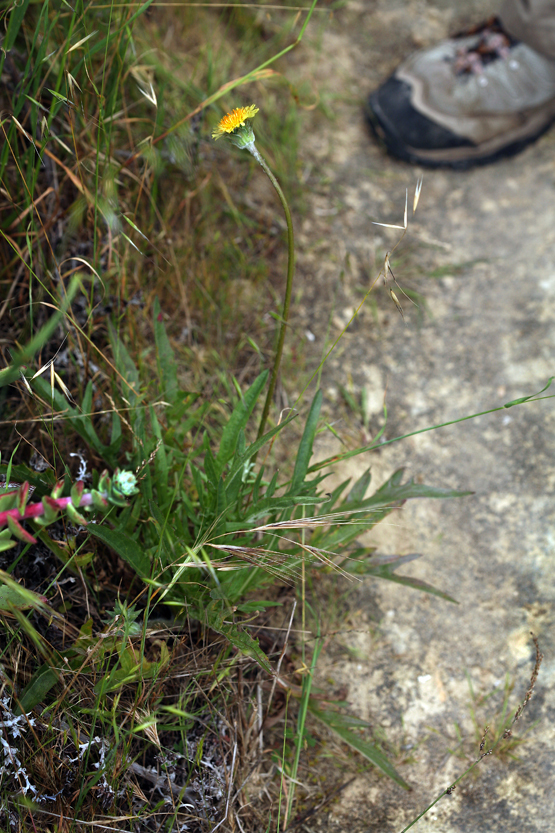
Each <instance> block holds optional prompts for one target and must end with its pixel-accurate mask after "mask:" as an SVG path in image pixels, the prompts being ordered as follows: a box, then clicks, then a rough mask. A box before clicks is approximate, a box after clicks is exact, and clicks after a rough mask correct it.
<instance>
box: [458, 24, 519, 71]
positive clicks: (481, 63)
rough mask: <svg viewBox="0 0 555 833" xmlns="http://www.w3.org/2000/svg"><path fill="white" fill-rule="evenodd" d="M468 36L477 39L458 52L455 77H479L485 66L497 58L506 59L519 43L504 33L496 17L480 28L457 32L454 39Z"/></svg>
mask: <svg viewBox="0 0 555 833" xmlns="http://www.w3.org/2000/svg"><path fill="white" fill-rule="evenodd" d="M469 35H479V38H478V40H477V41H476V43H475V44H474V45H473V46H471V47H469V46H466V47H462V48H461V49H460V50H458V52H457V56H456V58H455V63H454V69H455V73H456V74H457V75H481V74H482V73H483V71H484V67H485V66H487V65H488V64H491V63H492V62H493V61H496V60H497V59H498V58H502V59H503V58H507V57H508V56H509V52H510V50H511V48H512V47H513V46H516V44H517V43H519V41H518V40H517V39H516V38H513V37H512V36H511V35H509V33H508V32H505V30H504V29H503V26H502V25H501V21H500V20H499V18H497V17H492V18H490V19H489V20H487V21H486V23H483V24H482V25H481V26H474V27H472V28H471V29H469V30H467V31H465V32H459V33H458V34H457V35H456V36H455V37H456V38H462V37H466V38H467V37H468V36H469Z"/></svg>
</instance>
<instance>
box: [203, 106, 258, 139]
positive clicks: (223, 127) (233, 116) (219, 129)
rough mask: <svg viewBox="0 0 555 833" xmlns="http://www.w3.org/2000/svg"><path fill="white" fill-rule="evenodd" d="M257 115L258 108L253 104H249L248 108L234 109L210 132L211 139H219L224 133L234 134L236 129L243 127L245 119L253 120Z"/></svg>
mask: <svg viewBox="0 0 555 833" xmlns="http://www.w3.org/2000/svg"><path fill="white" fill-rule="evenodd" d="M257 113H258V107H257V106H256V105H255V104H250V105H249V106H248V107H236V108H235V110H232V111H231V113H226V115H225V116H224V117H223V119H221V120H220V122H219V123H218V124H217V125H216V127H215V128H214V130H213V131H212V137H213V138H214V139H219V138H220V136H224V135H225V134H226V133H234V132H235V131H236V130H237V128H238V127H243V126H244V124H245V122H246V120H247V119H254V117H255V116H256V114H257Z"/></svg>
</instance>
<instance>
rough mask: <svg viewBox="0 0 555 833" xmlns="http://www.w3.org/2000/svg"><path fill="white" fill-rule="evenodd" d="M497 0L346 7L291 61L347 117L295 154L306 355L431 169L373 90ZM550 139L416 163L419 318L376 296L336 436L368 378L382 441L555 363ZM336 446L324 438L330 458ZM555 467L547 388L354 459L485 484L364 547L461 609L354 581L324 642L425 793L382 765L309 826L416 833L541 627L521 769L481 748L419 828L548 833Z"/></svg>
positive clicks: (488, 401)
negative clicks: (373, 118) (487, 154)
mask: <svg viewBox="0 0 555 833" xmlns="http://www.w3.org/2000/svg"><path fill="white" fill-rule="evenodd" d="M484 5H487V7H488V8H487V9H486V11H487V10H489V9H492V8H494V6H493V5H492V4H491V3H490V4H483V3H482V4H479V3H477V2H474V3H467V4H465V7H464V9H462V8H461V7H459V5H458V4H456V3H454V2H435V3H432V2H424V1H423V0H422V2H397V0H392V1H391V2H386V0H383V1H382V0H379V2H371V0H350V1H349V2H347V3H346V6H345V8H344V9H342V10H339V11H338V12H337V13H336V14H335V15H334V16H333V18H332V19H331V20H330V21H329V22H328V24H327V26H326V27H325V28H323V31H322V32H321V33H320V35H319V37H318V38H316V37H314V39H313V42H312V45H311V47H310V48H308V47H302V48H301V50H299V51H298V52H296V53H294V58H293V61H294V62H295V63H296V65H297V67H298V70H299V73H300V74H303V75H304V76H305V77H306V76H307V75H308V76H310V75H312V77H313V78H314V84H315V86H316V87H317V88H318V89H319V91H320V95H321V99H322V102H323V103H324V104H325V105H326V107H327V108H328V109H329V110H331V111H332V112H333V113H334V114H335V117H336V120H335V122H334V123H330V121H329V120H327V119H326V118H325V117H324V116H323V115H318V113H317V112H316V113H313V114H312V115H310V116H307V120H308V121H310V123H311V128H312V129H311V130H310V131H309V132H308V131H307V136H306V140H305V143H304V146H303V150H302V161H303V165H304V170H303V174H302V175H303V177H304V180H305V183H306V187H307V189H309V191H310V197H309V200H310V210H309V212H308V214H307V216H306V218H305V219H304V221H303V222H302V224H301V227H300V228H299V229H298V243H299V261H298V277H297V280H298V286H299V287H301V288H302V290H301V297H300V301H299V304H298V307H297V312H298V320H297V324H298V325H299V326H302V327H304V328H305V329H307V330H308V329H309V330H310V331H311V332H312V333H313V334H314V335H315V337H316V339H315V342H314V343H313V344H312V345H310V343H309V342H307V349H308V350H310V351H312V353H311V354H312V355H313V356H316V355H318V353H319V351H320V350H321V349H322V344H323V338H324V334H325V332H326V327H327V323H328V317H329V316H330V313H333V315H332V333H333V334H337V333H338V332H339V328H340V326H341V324H342V323H344V322H345V321H347V320H348V318H349V315H350V312H351V310H352V308H353V306H355V305H357V304H358V302H359V301H360V299H361V298H362V296H363V294H364V292H365V291H366V289H367V288H368V286H369V285H370V282H371V281H372V280H373V278H374V276H375V275H376V274H377V272H378V270H379V267H380V264H381V262H382V261H383V256H384V252H385V251H386V250H387V249H389V248H391V247H392V245H393V244H394V242H395V240H396V239H397V236H396V233H395V232H390V231H388V230H386V229H382V228H378V227H376V226H373V225H372V223H371V221H372V220H379V221H381V222H390V223H391V222H393V223H395V222H400V221H401V219H402V212H403V205H404V199H405V188H409V190H410V191H411V192H412V190H413V189H414V185H415V183H416V180H417V177H418V176H419V174H421V173H422V171H419V170H418V169H414V168H411V167H409V166H407V165H404V164H402V163H398V162H395V161H393V160H391V159H389V158H387V157H386V156H385V155H384V154H383V153H382V151H381V150H380V149H379V148H378V147H377V145H376V144H375V142H374V141H373V140H372V139H371V137H370V136H369V134H368V132H367V130H366V127H365V124H364V120H363V117H362V110H361V105H362V103H363V100H364V97H365V95H366V94H367V92H369V91H370V90H371V89H372V88H373V86H375V85H377V84H378V83H379V81H380V80H381V79H384V78H385V77H386V76H387V74H388V73H389V72H390V71H391V70H392V69H393V68H394V67H395V65H396V63H397V61H398V60H399V59H401V58H402V56H403V55H404V54H406V53H407V52H408V51H411V50H412V49H414V48H417V47H418V46H421V45H426V44H429V43H432V42H433V41H434V40H435V39H437V38H438V37H441V36H443V35H444V34H446V33H447V32H450V31H453V30H455V31H456V30H457V29H458V28H460V27H461V26H462V25H464V24H466V23H469V22H472V21H474V22H478V21H479V20H480V19H481V18H482V17H483V16H484V12H485V10H484ZM476 9H479V11H477V12H476V13H473V10H476ZM318 50H319V51H318ZM307 123H308V122H307ZM554 151H555V130H553V131H551V132H550V133H548V134H547V135H546V136H545V137H543V138H542V139H541V140H540V141H539V142H538V143H537V144H535V145H534V146H532V147H531V148H529V149H528V150H526V151H525V152H524V153H523V154H521V155H520V156H518V157H516V158H514V159H512V160H508V161H504V162H501V163H499V164H496V165H494V166H490V167H487V168H482V169H477V170H475V171H470V172H466V173H457V172H445V171H440V172H424V187H423V192H422V197H421V201H420V205H419V207H418V211H417V213H416V216H415V218H414V220H411V222H410V227H409V233H408V235H407V237H406V238H405V240H404V241H403V243H402V244H401V246H400V247H399V249H398V259H397V263H396V266H395V273H396V277H397V278H398V280H399V282H400V283H401V284H402V285H403V286H405V287H406V288H409V289H412V290H414V291H416V292H417V293H419V295H420V296H422V299H421V300H420V301H419V309H416V308H415V307H413V306H412V305H411V304H410V303H408V302H406V301H403V307H404V310H405V323H403V321H402V319H401V318H400V316H399V314H398V313H397V311H396V310H395V308H394V307H393V305H392V303H391V301H390V299H389V297H388V295H387V293H386V290H384V289H383V288H379V289H378V290H377V292H376V294H375V296H374V300H373V301H370V302H367V304H366V306H365V308H364V311H363V312H362V314H361V316H360V317H359V319H358V320H357V322H356V323H355V325H353V327H352V328H351V329H350V331H349V333H348V334H347V335H346V336H345V338H344V339H343V341H342V342H341V345H340V347H339V349H338V351H337V353H336V354H334V356H333V357H332V358H331V359H330V361H329V362H328V364H327V366H326V370H325V373H324V377H323V383H324V389H325V391H326V399H327V405H328V407H330V408H331V409H332V411H333V409H335V411H336V413H337V417H338V419H339V422H338V423H337V425H336V429H337V430H338V431H339V432H341V431H342V430H345V431H346V432H347V433H349V432H350V436H351V439H352V434H353V430H354V429H353V425H354V424H356V418H355V417H353V418H352V422H351V423H350V424H349V420H348V418H347V417H346V416H345V414H346V412H345V409H344V408H342V407H341V405H340V403H339V398H338V395H337V391H338V385H339V384H342V385H344V386H346V387H348V386H349V385H350V386H351V389H352V390H353V391H354V392H355V393H357V392H359V391H360V390H361V388H362V387H363V386H367V387H368V389H369V391H370V397H369V411H370V416H371V420H370V427H371V430H373V431H376V430H377V427H378V426H379V424H380V419H381V411H382V402H383V396H384V391H385V388H386V386H387V404H388V409H389V420H388V424H387V428H386V436H387V437H388V438H390V437H394V436H397V435H398V434H403V433H406V432H409V431H413V430H416V429H418V428H423V427H425V426H428V425H433V424H435V423H439V422H444V421H447V420H450V419H454V418H456V417H458V416H464V415H466V414H470V413H474V412H477V411H482V410H485V409H487V408H492V407H495V406H498V405H502V404H503V403H505V402H508V401H509V400H512V399H515V398H517V397H520V396H525V395H528V394H532V393H534V391H536V390H539V389H540V388H541V387H543V385H544V384H545V383H546V381H547V380H548V378H549V376H550V375H551V374H553V373H555V222H554V220H555V161H554ZM342 270H344V274H343V276H342V277H341V278H340V274H341V272H342ZM432 275H435V277H434V276H432ZM338 282H339V283H338ZM336 289H337V297H336V302H335V306H333V298H334V293H335V292H336ZM398 294H399V293H398ZM301 332H302V330H301ZM334 402H335V403H336V404H335V405H334V404H333V403H334ZM361 433H362V432H361ZM338 448H339V446H338V444H337V443H336V441H334V440H333V438H330V439H329V440H323V441H322V444H321V447H320V448H319V453H320V454H321V455H324V454H327V453H329V452H330V451H333V450H338ZM554 458H555V409H554V405H553V400H546V401H544V402H541V403H537V404H533V405H525V406H522V407H518V408H512V409H510V410H506V411H502V412H500V413H496V414H492V415H489V416H485V417H481V418H479V419H476V420H473V421H469V422H465V423H462V424H459V425H456V426H452V427H449V428H444V429H441V430H438V431H435V432H432V433H426V434H422V435H419V436H417V437H414V438H412V439H409V440H406V441H403V442H402V443H399V444H395V445H393V446H390V447H387V448H384V449H382V450H380V451H379V452H378V453H374V454H372V455H371V456H366V457H365V458H357V459H356V460H355V461H354V462H353V461H351V462H350V463H349V464H348V465H346V467H345V470H346V471H347V472H348V473H350V474H352V475H356V474H357V473H360V472H361V471H362V470H363V469H364V468H366V467H367V466H368V465H370V464H371V465H372V467H373V475H374V483H375V484H376V485H378V484H379V483H380V482H382V481H383V479H385V478H386V477H388V476H389V475H390V474H391V473H392V472H393V471H394V469H395V468H397V467H399V466H403V465H404V466H406V467H407V470H408V472H409V473H410V474H411V475H412V476H414V477H416V478H418V479H420V480H422V481H424V482H426V483H431V484H434V485H443V486H449V487H455V488H460V489H472V490H474V491H475V495H474V496H472V497H467V498H464V499H461V500H457V501H414V502H413V503H412V504H410V505H407V507H406V508H405V509H404V510H403V511H402V513H401V514H399V515H396V516H395V517H394V518H391V519H390V521H389V522H386V523H384V524H383V525H381V526H380V527H379V528H377V530H376V531H375V533H373V534H372V535H371V536H369V537H368V538H367V541H368V543H370V542H371V541H372V542H375V543H377V544H378V545H379V549H380V552H382V553H397V552H401V553H407V552H421V553H423V554H424V555H425V557H424V558H422V559H421V560H419V561H416V562H413V563H412V564H411V565H408V566H407V567H406V569H405V572H407V573H410V574H411V575H414V576H417V577H419V578H422V579H425V580H427V581H429V582H432V583H434V584H436V585H438V586H440V587H442V588H443V589H444V590H446V591H447V592H449V593H450V594H452V595H453V596H455V597H456V598H457V599H458V601H459V603H460V604H459V605H458V606H455V605H451V604H449V603H447V602H444V601H442V600H440V599H437V598H435V597H432V596H425V595H423V594H420V593H417V592H415V591H412V590H408V589H406V588H404V587H400V586H398V585H393V584H387V583H385V582H381V583H376V582H375V581H372V582H367V583H364V584H362V585H358V586H353V590H352V592H351V594H350V602H349V604H350V606H351V614H350V622H351V624H352V625H353V631H354V632H352V633H350V634H349V633H345V634H343V635H342V636H341V638H340V639H338V640H336V641H335V642H334V643H332V644H331V645H330V647H329V650H327V652H326V654H325V656H324V657H323V660H322V665H321V673H322V674H323V675H324V676H325V678H326V679H328V680H329V679H330V678H331V679H333V680H334V681H335V683H336V684H337V686H338V687H340V686H342V685H347V686H348V691H349V693H348V700H349V701H350V703H351V704H352V708H353V713H357V714H359V715H360V716H362V717H364V718H367V719H368V720H369V721H370V722H371V723H373V724H376V725H378V724H379V725H381V726H383V727H385V728H386V731H387V736H388V738H389V739H390V740H391V742H392V743H396V744H397V745H398V747H399V749H404V750H405V751H406V754H409V750H410V753H411V754H412V755H413V760H412V762H409V763H406V764H403V763H402V756H400V757H399V758H398V761H399V760H400V761H401V764H399V763H398V761H397V763H398V765H399V769H400V771H401V773H402V774H403V776H404V777H405V778H406V779H407V780H408V781H409V782H410V783H411V784H412V785H413V787H414V790H413V792H412V793H409V794H406V793H404V792H403V791H402V790H401V789H399V788H397V787H396V786H394V785H392V784H391V783H390V782H387V781H386V780H385V779H383V778H380V777H378V776H377V775H376V774H375V773H374V772H371V773H369V774H366V775H362V776H360V777H359V778H358V779H357V780H356V781H355V782H354V783H353V784H352V785H351V786H350V787H349V788H348V789H347V790H346V791H344V792H343V793H342V795H341V797H340V799H339V800H338V801H337V802H336V803H335V804H334V805H333V806H332V807H328V808H326V809H325V810H323V811H322V812H321V813H320V814H319V816H318V817H317V818H313V819H312V820H311V821H310V822H307V825H306V828H305V829H306V830H320V829H329V830H333V831H345V833H359V831H360V833H362V831H383V833H389V831H391V833H397V832H398V831H400V830H402V829H403V827H404V826H405V825H406V824H408V822H409V821H410V820H411V819H412V818H413V817H414V816H415V815H416V813H417V812H418V810H419V809H421V808H422V807H423V806H425V804H426V803H427V802H428V801H429V800H431V799H432V798H434V797H435V795H437V794H438V792H440V791H441V790H442V789H444V788H445V787H446V786H448V784H449V783H450V782H451V781H452V780H453V779H454V778H456V777H457V775H458V774H459V773H460V772H461V771H462V770H463V769H464V759H463V758H462V757H457V756H455V755H453V754H451V753H450V752H449V749H453V748H454V747H456V746H457V743H458V741H457V734H456V727H457V726H458V727H459V728H460V731H461V733H462V736H463V738H464V739H465V740H464V744H463V747H462V749H463V751H464V753H465V754H466V756H467V758H466V759H467V760H470V759H471V758H472V756H473V755H475V753H476V751H477V742H476V740H475V728H474V726H473V723H472V720H471V711H470V709H469V701H470V695H469V687H468V682H467V678H466V674H468V675H469V676H470V677H471V679H472V683H473V686H474V688H475V690H476V691H477V692H479V693H481V694H487V693H488V692H490V691H494V690H495V689H496V688H497V689H500V688H502V686H503V682H504V680H505V676H506V675H507V674H508V675H509V678H510V679H511V681H513V682H514V692H513V694H512V698H511V707H512V708H513V709H514V708H515V707H516V705H517V704H518V701H519V699H520V698H522V696H523V695H524V693H525V691H526V688H527V684H528V680H529V676H530V672H531V670H532V668H533V656H534V651H533V644H532V642H531V640H530V638H529V632H530V630H533V631H534V633H535V634H536V635H537V636H538V638H539V640H540V643H541V647H542V650H543V652H544V654H545V660H544V663H543V667H542V670H541V674H540V679H539V682H538V684H537V688H536V692H535V696H534V698H533V699H532V701H531V703H530V705H529V708H528V710H527V712H526V714H525V716H524V717H523V720H522V724H519V726H521V728H520V731H521V732H523V731H524V730H525V729H527V728H528V727H530V725H531V724H532V723H533V722H534V721H538V723H537V725H536V726H535V728H532V729H531V730H530V731H529V733H528V734H527V735H526V737H527V742H526V743H525V744H523V745H522V746H520V747H519V749H518V750H517V752H518V755H519V756H520V760H519V761H511V760H510V759H508V758H506V757H505V758H496V757H494V756H492V757H491V758H488V759H487V760H486V761H484V762H483V763H482V765H481V767H480V771H479V774H478V776H477V777H476V778H469V779H467V781H466V782H465V783H464V784H463V785H461V786H460V788H458V789H457V790H456V792H455V793H454V794H453V796H451V797H446V798H444V799H442V801H441V802H440V804H439V805H438V806H437V807H436V808H435V810H434V811H433V812H432V813H430V814H429V815H428V816H427V817H426V818H425V819H423V820H422V821H420V822H419V823H418V824H417V825H416V827H415V828H413V829H414V830H417V831H419V833H427V831H432V830H434V831H438V833H439V831H441V833H474V831H488V833H517V831H518V833H526V832H527V831H530V832H532V831H534V833H539V832H540V831H546V832H547V831H552V830H555V778H554V762H555V732H554V728H553V723H554V717H555V711H554V709H555V661H554V656H555V614H554V607H553V603H554V599H555V569H554V568H555V537H554V521H555V505H554V502H553V495H554V485H555V473H554V472H555V469H554V465H553V464H554ZM345 470H344V471H345ZM355 625H356V627H354V626H355ZM500 700H501V695H499V696H498V697H497V698H495V697H493V698H492V699H491V701H490V703H491V709H490V708H489V705H486V706H484V708H483V709H482V710H481V711H480V712H479V720H483V721H484V722H485V721H487V720H491V719H492V718H493V717H494V715H495V711H496V708H498V705H499V703H500Z"/></svg>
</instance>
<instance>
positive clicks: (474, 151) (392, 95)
mask: <svg viewBox="0 0 555 833" xmlns="http://www.w3.org/2000/svg"><path fill="white" fill-rule="evenodd" d="M410 96H411V88H410V86H409V84H407V83H406V82H405V81H401V80H399V79H398V78H395V77H394V76H391V78H389V79H388V80H387V81H386V82H385V83H384V84H383V85H382V86H381V87H380V88H379V89H378V90H376V92H374V93H372V95H371V96H370V98H369V99H368V104H367V107H366V110H365V114H366V119H367V121H368V124H369V125H370V127H371V129H372V131H373V133H374V135H375V136H376V138H377V139H378V141H379V142H381V143H382V144H383V145H384V146H385V148H386V150H387V151H388V153H390V154H391V155H392V156H395V157H397V158H398V159H402V160H403V161H405V162H410V163H411V164H416V165H422V166H424V167H427V168H454V169H456V170H467V169H468V168H472V167H475V166H478V165H489V164H490V163H492V162H496V161H498V160H501V159H505V158H507V157H510V156H515V155H516V154H517V153H520V152H521V151H522V150H524V148H525V147H527V146H528V145H530V144H532V143H533V142H535V141H536V140H537V139H538V138H539V137H540V136H541V135H542V134H543V133H545V132H546V130H548V129H549V128H550V127H551V125H552V124H553V122H554V121H555V116H553V118H551V119H550V120H548V121H547V123H544V124H541V126H539V128H538V129H535V130H532V132H531V133H530V135H527V136H524V137H522V136H521V137H519V138H515V139H514V140H512V141H511V140H509V141H508V142H507V143H506V144H503V145H501V146H499V145H498V142H493V144H497V146H496V147H493V148H492V147H491V144H492V143H490V146H489V147H488V146H487V145H484V146H480V145H475V144H474V143H473V142H471V141H470V140H468V139H465V138H463V137H461V136H457V135H456V134H455V133H452V132H451V131H450V130H447V129H446V128H443V127H441V126H440V125H438V124H436V123H435V122H433V121H432V120H431V119H429V118H427V117H426V116H424V115H423V114H422V113H419V112H418V111H417V110H415V109H414V107H413V106H412V104H411V102H410ZM401 131H402V133H401Z"/></svg>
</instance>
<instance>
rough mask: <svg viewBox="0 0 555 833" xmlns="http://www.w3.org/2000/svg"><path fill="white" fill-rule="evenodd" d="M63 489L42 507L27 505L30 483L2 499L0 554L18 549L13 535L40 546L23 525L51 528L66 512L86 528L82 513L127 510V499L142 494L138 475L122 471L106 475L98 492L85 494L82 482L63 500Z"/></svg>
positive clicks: (55, 491)
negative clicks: (119, 508) (115, 509)
mask: <svg viewBox="0 0 555 833" xmlns="http://www.w3.org/2000/svg"><path fill="white" fill-rule="evenodd" d="M63 487H64V483H63V481H60V482H59V483H56V485H55V486H54V488H53V489H52V492H51V494H50V495H49V496H45V497H43V499H42V500H41V501H40V503H30V504H28V502H27V501H28V499H29V497H30V494H29V491H30V490H29V483H27V482H25V483H23V484H22V485H21V486H20V487H19V488H18V489H14V490H13V491H11V492H5V493H4V494H2V495H0V528H1V527H3V526H7V529H4V530H3V531H2V532H0V552H3V551H4V550H7V549H9V548H10V547H13V546H15V541H12V540H11V536H12V535H13V537H14V538H18V539H19V540H20V541H24V542H25V543H27V544H36V543H37V541H36V538H34V537H33V536H32V535H31V534H30V533H29V532H27V530H26V529H24V528H23V527H22V526H21V521H26V520H33V521H35V523H37V524H39V525H40V526H49V525H50V524H51V523H54V521H55V520H57V518H58V515H59V513H60V512H65V513H66V514H67V516H68V517H69V519H70V520H71V521H73V522H74V523H78V524H83V525H86V524H87V519H86V518H85V517H84V516H83V515H82V514H81V512H80V511H79V510H80V509H85V510H87V511H89V512H90V511H92V510H94V509H96V510H99V511H101V512H105V511H106V510H107V509H108V508H109V506H110V505H113V506H126V505H127V501H126V498H128V497H132V496H133V495H135V494H137V492H138V491H139V490H138V489H137V479H136V477H135V475H134V474H133V473H132V472H129V471H120V470H119V469H116V471H115V472H114V476H113V477H112V478H110V477H109V476H108V472H107V471H105V472H103V473H102V474H101V475H100V480H99V482H98V488H97V489H91V490H90V491H89V492H85V484H84V483H83V481H82V480H78V481H77V482H76V483H74V484H73V486H72V487H71V495H70V497H60V495H61V492H62V489H63Z"/></svg>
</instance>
